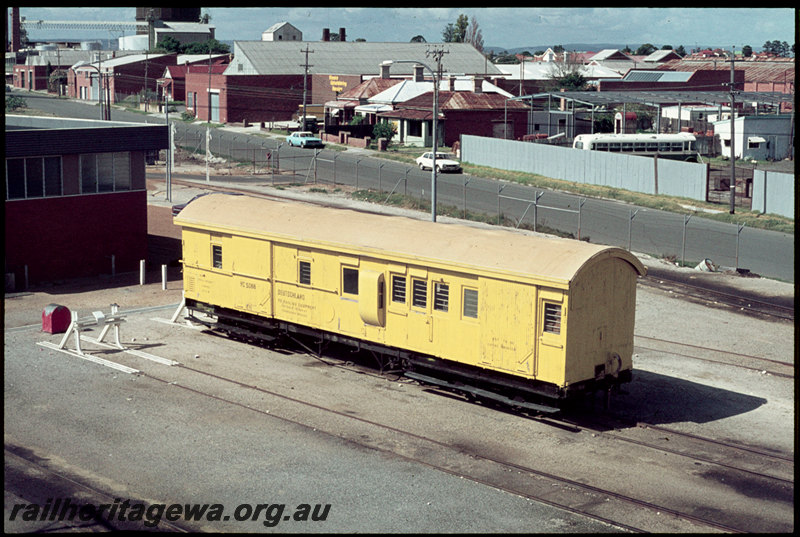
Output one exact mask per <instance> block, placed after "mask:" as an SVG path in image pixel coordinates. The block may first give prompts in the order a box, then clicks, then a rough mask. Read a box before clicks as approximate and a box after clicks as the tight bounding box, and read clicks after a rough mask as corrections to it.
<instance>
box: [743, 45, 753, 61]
mask: <svg viewBox="0 0 800 537" xmlns="http://www.w3.org/2000/svg"><path fill="white" fill-rule="evenodd" d="M752 55H753V47H751V46H750V45H745V46H743V47H742V56H744V57H745V58H749V57H750V56H752Z"/></svg>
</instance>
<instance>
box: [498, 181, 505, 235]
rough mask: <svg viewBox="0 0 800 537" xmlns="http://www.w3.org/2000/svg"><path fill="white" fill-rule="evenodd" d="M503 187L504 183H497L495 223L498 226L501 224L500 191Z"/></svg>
mask: <svg viewBox="0 0 800 537" xmlns="http://www.w3.org/2000/svg"><path fill="white" fill-rule="evenodd" d="M504 188H505V186H504V185H500V184H498V185H497V225H498V226H499V225H501V224H500V192H502V191H503V189H504Z"/></svg>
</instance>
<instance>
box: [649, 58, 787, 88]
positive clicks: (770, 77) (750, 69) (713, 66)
mask: <svg viewBox="0 0 800 537" xmlns="http://www.w3.org/2000/svg"><path fill="white" fill-rule="evenodd" d="M788 60H792V59H791V58H788ZM733 68H734V69H735V70H737V71H740V70H741V71H744V80H745V82H781V83H783V82H794V68H795V64H794V61H736V62H734V64H733ZM658 69H672V70H675V71H699V70H701V69H702V70H717V71H730V70H731V63H730V61H727V60H724V59H722V58H720V59H718V60H716V61H714V60H710V59H709V60H686V59H684V60H671V61H668V62H666V63H664V64H662V65H660V66H659V67H658Z"/></svg>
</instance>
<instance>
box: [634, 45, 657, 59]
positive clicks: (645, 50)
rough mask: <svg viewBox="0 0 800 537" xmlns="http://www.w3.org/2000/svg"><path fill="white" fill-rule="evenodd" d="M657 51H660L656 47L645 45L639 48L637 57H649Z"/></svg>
mask: <svg viewBox="0 0 800 537" xmlns="http://www.w3.org/2000/svg"><path fill="white" fill-rule="evenodd" d="M656 50H658V49H656V47H654V46H653V45H651V44H650V43H645V44H644V45H642V46H640V47H639V48H637V49H636V53H635V55H636V56H647V55H648V54H652V53H653V52H655V51H656Z"/></svg>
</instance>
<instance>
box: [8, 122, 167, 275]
mask: <svg viewBox="0 0 800 537" xmlns="http://www.w3.org/2000/svg"><path fill="white" fill-rule="evenodd" d="M5 135H6V136H5V138H6V153H5V163H6V192H5V195H6V199H5V270H4V272H5V274H6V282H9V281H13V282H15V284H16V288H17V289H22V288H24V286H25V284H26V283H28V284H35V283H39V282H46V281H54V280H62V279H68V278H77V277H85V276H96V275H100V274H111V272H112V262H113V267H114V270H115V271H116V272H130V271H134V270H136V268H137V267H138V263H139V260H141V259H146V258H147V190H146V185H145V154H146V153H147V152H148V151H154V150H160V149H165V148H166V147H167V127H166V126H165V125H159V126H151V125H141V124H132V123H115V122H108V121H106V122H103V121H89V120H74V119H60V118H45V117H34V116H10V115H7V116H6V133H5ZM112 256H113V257H112ZM7 290H8V284H7ZM12 290H13V289H12Z"/></svg>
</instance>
